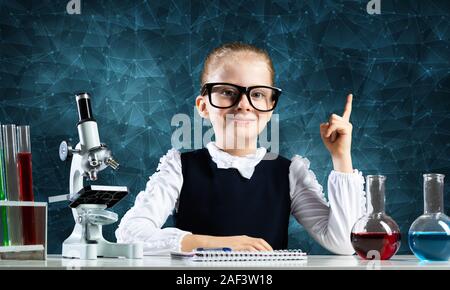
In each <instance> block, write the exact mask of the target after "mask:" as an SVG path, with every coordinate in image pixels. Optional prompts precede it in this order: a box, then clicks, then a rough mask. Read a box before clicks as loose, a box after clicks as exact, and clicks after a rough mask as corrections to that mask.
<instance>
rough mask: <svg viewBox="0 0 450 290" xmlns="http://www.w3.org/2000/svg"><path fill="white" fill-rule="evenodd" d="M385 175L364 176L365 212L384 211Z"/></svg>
mask: <svg viewBox="0 0 450 290" xmlns="http://www.w3.org/2000/svg"><path fill="white" fill-rule="evenodd" d="M385 180H386V177H385V176H382V175H369V176H367V178H366V195H367V213H368V214H375V213H384V201H385V198H384V194H385Z"/></svg>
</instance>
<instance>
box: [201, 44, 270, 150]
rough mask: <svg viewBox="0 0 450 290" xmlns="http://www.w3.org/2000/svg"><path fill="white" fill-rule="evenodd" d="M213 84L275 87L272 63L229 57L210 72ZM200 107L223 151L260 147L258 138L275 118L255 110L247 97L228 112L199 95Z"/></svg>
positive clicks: (248, 56) (257, 58) (246, 55)
mask: <svg viewBox="0 0 450 290" xmlns="http://www.w3.org/2000/svg"><path fill="white" fill-rule="evenodd" d="M213 82H224V83H231V84H235V85H239V86H243V87H249V86H256V85H266V86H272V78H271V73H270V71H269V67H268V64H267V63H266V62H265V61H264V59H263V58H262V57H261V56H258V55H256V54H250V53H240V54H238V55H236V56H234V57H228V58H227V59H226V60H222V61H221V62H219V65H218V66H217V67H215V68H212V69H210V72H209V74H208V76H207V79H206V83H213ZM196 105H197V109H198V111H199V114H200V116H202V117H203V118H208V119H209V120H210V121H211V124H212V126H213V129H214V133H215V137H216V142H217V143H219V145H221V146H222V148H223V149H245V148H251V147H255V148H256V141H257V138H258V135H259V134H260V133H261V132H262V130H263V129H264V128H265V126H266V125H267V122H268V121H269V120H270V118H271V116H272V111H270V112H261V111H258V110H256V109H255V108H253V107H252V105H251V104H250V103H249V101H248V99H247V97H246V95H245V94H244V95H242V97H241V100H240V101H239V102H238V103H237V104H236V105H235V106H233V107H231V108H227V109H219V108H216V107H213V106H212V105H211V104H210V102H209V98H208V95H207V94H205V95H204V96H198V97H197V99H196Z"/></svg>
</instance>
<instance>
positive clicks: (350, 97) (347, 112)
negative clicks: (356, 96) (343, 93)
mask: <svg viewBox="0 0 450 290" xmlns="http://www.w3.org/2000/svg"><path fill="white" fill-rule="evenodd" d="M352 101H353V95H352V94H349V95H348V96H347V103H346V104H345V109H344V114H343V115H342V118H344V119H345V120H346V121H349V120H350V114H351V113H352Z"/></svg>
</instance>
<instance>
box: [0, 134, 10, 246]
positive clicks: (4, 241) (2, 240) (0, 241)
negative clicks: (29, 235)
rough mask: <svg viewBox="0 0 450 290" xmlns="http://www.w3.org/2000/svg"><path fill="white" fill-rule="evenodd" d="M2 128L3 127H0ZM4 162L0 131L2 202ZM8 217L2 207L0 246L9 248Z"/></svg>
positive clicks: (3, 195) (1, 194) (3, 194)
mask: <svg viewBox="0 0 450 290" xmlns="http://www.w3.org/2000/svg"><path fill="white" fill-rule="evenodd" d="M0 127H1V126H0ZM3 172H4V162H3V134H2V131H1V130H0V201H1V200H6V187H5V186H6V184H5V175H4V173H3ZM9 245H10V241H9V231H8V215H7V210H6V207H5V206H0V246H9Z"/></svg>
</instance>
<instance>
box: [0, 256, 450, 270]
mask: <svg viewBox="0 0 450 290" xmlns="http://www.w3.org/2000/svg"><path fill="white" fill-rule="evenodd" d="M1 269H154V270H157V269H168V270H170V269H173V270H191V269H204V270H210V269H213V270H219V269H223V270H239V269H241V270H255V269H256V270H258V269H259V270H267V269H290V270H303V269H304V270H309V269H329V270H333V269H360V270H364V269H367V270H373V269H375V270H376V269H390V270H401V269H404V270H411V269H446V270H450V262H420V261H419V260H418V259H417V258H416V257H414V256H401V255H400V256H394V257H393V258H391V260H388V261H363V260H361V259H359V258H358V257H356V256H319V255H317V256H316V255H310V256H308V259H307V260H306V261H280V262H191V261H184V260H176V259H172V258H170V257H169V256H145V257H144V259H137V260H128V259H121V258H120V259H112V258H99V259H98V260H77V259H63V258H62V257H61V256H60V255H48V256H47V260H46V261H13V260H0V270H1Z"/></svg>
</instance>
